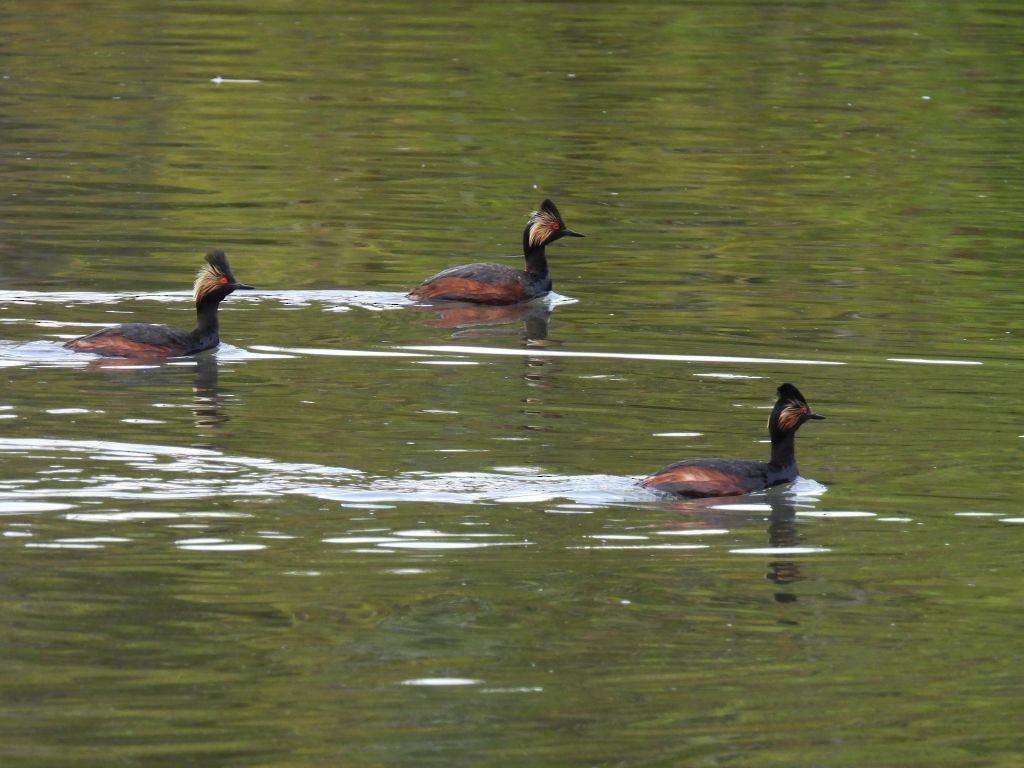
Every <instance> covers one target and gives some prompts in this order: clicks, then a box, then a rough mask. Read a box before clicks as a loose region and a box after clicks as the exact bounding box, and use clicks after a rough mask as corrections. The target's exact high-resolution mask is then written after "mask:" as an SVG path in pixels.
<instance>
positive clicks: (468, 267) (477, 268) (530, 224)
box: [409, 200, 583, 304]
mask: <svg viewBox="0 0 1024 768" xmlns="http://www.w3.org/2000/svg"><path fill="white" fill-rule="evenodd" d="M566 235H569V236H570V237H583V235H582V234H580V233H579V232H574V231H573V230H571V229H569V228H568V227H567V226H565V222H564V221H562V217H561V215H560V214H559V213H558V209H557V208H556V207H555V204H554V203H553V202H551V201H550V200H545V201H544V202H543V203H541V205H540V208H539V209H538V210H536V211H534V212H533V213H532V214H531V215H530V219H529V221H527V222H526V229H524V230H523V256H524V258H525V259H526V270H525V271H523V270H521V269H513V268H512V267H509V266H506V265H504V264H489V263H487V264H463V265H461V266H458V267H449V268H448V269H446V270H444V271H443V272H438V273H437V274H436V275H434V276H433V277H428V278H427V279H426V280H424V281H423V282H422V283H420V284H419V285H417V286H416V287H415V288H413V289H412V290H411V291H409V296H410V297H411V298H414V299H425V300H428V301H469V302H473V303H476V304H518V303H519V302H521V301H529V300H530V299H535V298H537V297H538V296H543V295H544V294H545V293H547V292H548V291H550V290H551V275H550V274H549V273H548V260H547V258H546V257H545V256H544V246H546V245H548V244H550V243H553V242H555V241H556V240H558V239H560V238H562V237H565V236H566Z"/></svg>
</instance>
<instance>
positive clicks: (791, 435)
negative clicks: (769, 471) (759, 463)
mask: <svg viewBox="0 0 1024 768" xmlns="http://www.w3.org/2000/svg"><path fill="white" fill-rule="evenodd" d="M768 463H769V464H770V465H771V466H773V467H778V468H779V469H786V468H788V467H793V470H794V471H796V430H795V429H789V430H786V431H785V432H783V433H781V434H775V435H772V457H771V459H770V460H769V461H768Z"/></svg>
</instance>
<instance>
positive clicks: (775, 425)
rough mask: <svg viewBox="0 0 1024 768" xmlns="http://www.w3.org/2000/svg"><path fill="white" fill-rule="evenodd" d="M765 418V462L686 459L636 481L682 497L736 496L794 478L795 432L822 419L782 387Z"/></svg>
mask: <svg viewBox="0 0 1024 768" xmlns="http://www.w3.org/2000/svg"><path fill="white" fill-rule="evenodd" d="M778 395H779V398H778V400H776V401H775V407H774V408H773V409H772V414H771V416H770V417H769V418H768V434H769V435H771V438H772V455H771V459H769V460H768V461H751V460H748V459H689V460H687V461H678V462H676V463H675V464H669V465H668V466H667V467H664V468H662V469H659V470H658V471H657V472H655V473H654V474H652V475H648V476H647V477H645V478H644V479H643V480H641V481H640V484H641V485H645V486H647V487H648V488H654V489H656V490H659V491H665V492H666V493H672V494H675V495H676V496H683V497H685V498H691V499H694V498H700V497H704V496H738V495H741V494H744V493H752V492H753V491H760V490H763V489H765V488H770V487H771V486H773V485H779V484H781V483H789V482H792V481H793V480H795V479H796V477H797V469H796V454H795V452H794V440H795V438H796V431H797V430H798V429H799V428H800V425H801V424H803V423H804V422H805V421H807V420H808V419H824V418H825V417H824V416H820V415H818V414H817V413H815V412H814V411H812V410H811V408H810V406H809V405H807V401H806V400H805V399H804V396H803V395H801V394H800V390H798V389H797V388H796V387H794V386H793V385H792V384H783V385H782V386H781V387H779V390H778Z"/></svg>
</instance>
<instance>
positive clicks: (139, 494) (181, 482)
mask: <svg viewBox="0 0 1024 768" xmlns="http://www.w3.org/2000/svg"><path fill="white" fill-rule="evenodd" d="M4 453H6V454H15V455H19V456H23V457H27V458H33V457H38V458H40V459H45V460H46V462H47V472H51V473H52V472H53V471H54V470H57V471H60V470H69V471H71V474H60V475H59V485H54V486H53V487H46V486H45V485H44V484H39V483H36V482H33V484H32V485H31V487H21V488H19V487H18V486H17V484H16V483H8V484H7V485H6V488H5V489H4V490H0V499H8V500H26V499H48V498H53V497H59V498H60V500H61V501H62V502H65V503H73V500H76V499H121V500H127V499H134V500H140V499H144V500H149V501H152V500H161V499H163V500H166V499H202V498H222V497H228V498H241V497H260V496H262V497H266V496H287V495H300V496H306V497H310V498H315V499H322V500H325V501H334V502H337V503H339V504H341V505H379V504H383V505H393V504H397V503H403V502H410V501H416V502H431V503H445V504H535V503H548V502H555V501H562V502H569V503H570V504H569V507H568V508H569V509H570V510H572V509H577V510H580V511H582V510H585V509H586V508H588V507H591V506H593V507H603V506H614V505H621V504H641V503H642V504H649V503H652V502H656V501H658V500H659V499H660V500H663V497H662V496H660V495H659V494H657V493H655V492H653V491H650V490H648V489H646V488H642V487H640V486H639V485H637V482H636V481H637V478H636V477H629V476H619V475H602V474H592V475H555V474H547V473H544V472H543V471H542V470H541V469H539V468H532V467H513V468H506V469H504V470H503V469H502V468H497V469H496V471H492V472H447V473H432V472H425V471H410V472H404V473H402V474H400V475H397V476H394V477H380V476H376V477H375V476H371V475H368V474H366V473H364V472H362V471H360V470H357V469H350V468H347V467H333V466H329V465H323V464H312V463H289V462H279V461H275V460H273V459H266V458H256V457H248V456H227V455H224V454H223V453H220V452H219V451H216V450H211V449H205V448H188V447H177V446H166V445H151V444H145V443H120V442H112V441H104V440H62V439H48V438H0V454H4ZM62 454H63V455H67V456H68V457H74V460H73V461H68V462H67V465H66V466H65V465H64V464H63V463H62V461H61V456H62ZM82 454H86V455H88V456H89V457H90V458H93V459H95V460H97V461H103V462H108V464H107V465H105V466H104V471H102V472H96V473H95V474H86V473H84V472H82V471H81V470H82V467H81V462H80V461H79V460H78V458H77V457H78V456H80V455H82ZM116 462H121V463H122V464H124V465H126V466H128V467H131V468H133V469H135V470H136V471H137V472H136V473H135V474H128V473H117V472H113V471H110V469H109V463H116ZM139 470H141V472H139ZM37 479H38V478H36V477H34V478H33V481H35V480H37ZM41 486H42V487H41ZM794 489H795V490H796V492H797V493H798V494H804V495H806V496H808V497H815V496H817V495H820V494H821V493H823V492H824V490H825V488H824V486H821V485H819V484H818V483H816V482H814V481H813V480H803V479H801V480H799V481H798V483H797V484H796V485H795V486H794Z"/></svg>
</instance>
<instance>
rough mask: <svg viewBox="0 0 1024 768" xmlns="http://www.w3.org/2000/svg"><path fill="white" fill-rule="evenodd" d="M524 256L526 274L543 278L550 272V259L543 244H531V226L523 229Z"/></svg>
mask: <svg viewBox="0 0 1024 768" xmlns="http://www.w3.org/2000/svg"><path fill="white" fill-rule="evenodd" d="M523 258H524V259H526V274H528V275H530V276H531V277H538V278H543V277H544V276H545V275H547V273H548V259H547V256H545V255H544V246H543V245H531V244H530V227H529V225H527V227H526V229H524V230H523Z"/></svg>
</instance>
